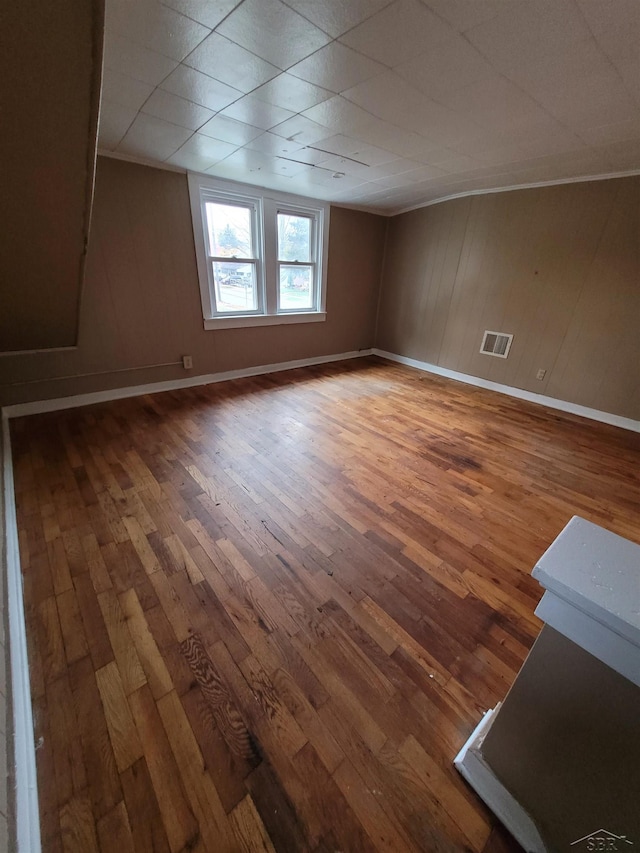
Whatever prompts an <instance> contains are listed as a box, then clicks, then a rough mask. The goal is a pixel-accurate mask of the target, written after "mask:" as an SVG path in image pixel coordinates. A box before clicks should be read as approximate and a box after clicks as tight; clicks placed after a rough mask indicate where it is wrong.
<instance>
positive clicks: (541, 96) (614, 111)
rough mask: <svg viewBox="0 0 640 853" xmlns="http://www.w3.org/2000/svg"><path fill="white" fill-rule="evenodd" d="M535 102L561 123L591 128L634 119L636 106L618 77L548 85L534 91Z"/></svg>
mask: <svg viewBox="0 0 640 853" xmlns="http://www.w3.org/2000/svg"><path fill="white" fill-rule="evenodd" d="M536 100H537V101H538V102H539V103H540V104H541V105H542V106H543V107H544V108H545V109H546V110H547V111H548V112H549V113H551V115H553V116H555V117H556V118H557V119H558V120H559V121H561V122H562V123H563V124H565V125H567V126H569V127H572V128H574V129H575V128H577V127H590V126H596V127H597V126H598V125H603V124H614V123H616V122H620V121H629V120H633V119H634V118H636V117H637V115H638V105H637V104H636V103H635V102H634V101H632V99H631V97H630V96H629V95H628V94H627V92H626V90H625V89H624V87H623V86H622V85H621V84H620V82H619V80H618V78H604V77H598V76H592V75H585V76H584V77H583V78H582V80H581V81H580V82H578V81H576V82H575V84H574V85H572V86H571V87H569V86H567V88H563V87H560V86H557V85H551V83H550V85H549V88H548V89H546V90H544V91H542V90H538V91H536Z"/></svg>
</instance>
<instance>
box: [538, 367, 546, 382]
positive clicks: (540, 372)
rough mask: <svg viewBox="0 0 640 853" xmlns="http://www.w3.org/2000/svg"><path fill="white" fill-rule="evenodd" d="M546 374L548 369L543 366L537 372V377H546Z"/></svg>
mask: <svg viewBox="0 0 640 853" xmlns="http://www.w3.org/2000/svg"><path fill="white" fill-rule="evenodd" d="M546 375H547V371H546V370H544V369H543V368H542V367H541V368H540V370H539V371H538V372H537V373H536V379H544V377H545V376H546Z"/></svg>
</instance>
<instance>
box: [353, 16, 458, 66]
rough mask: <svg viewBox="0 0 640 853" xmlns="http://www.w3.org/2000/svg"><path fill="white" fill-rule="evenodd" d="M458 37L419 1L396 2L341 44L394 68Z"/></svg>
mask: <svg viewBox="0 0 640 853" xmlns="http://www.w3.org/2000/svg"><path fill="white" fill-rule="evenodd" d="M454 36H455V30H453V29H452V28H451V27H450V26H449V25H448V24H446V23H444V22H443V21H441V20H440V18H438V17H437V16H436V15H434V14H433V13H432V12H430V11H429V9H427V8H426V7H425V6H423V5H422V3H420V2H419V0H396V2H394V3H392V4H391V5H390V6H387V7H386V8H385V9H383V10H382V11H381V12H378V13H377V14H376V15H374V16H373V17H372V18H369V19H368V20H367V21H365V22H364V23H363V24H360V26H358V27H356V28H355V29H353V30H351V31H350V32H348V33H346V35H344V36H342V37H341V39H340V41H341V42H342V43H343V44H346V45H347V46H348V47H352V48H354V49H355V50H357V51H359V52H360V53H363V54H364V55H365V56H369V57H370V58H371V59H375V60H377V61H378V62H382V63H383V64H384V65H388V66H389V67H392V68H393V67H394V66H396V65H400V63H402V62H406V61H407V60H408V59H411V58H413V57H414V56H418V55H419V54H424V53H427V52H428V51H429V49H430V48H431V47H433V46H434V45H438V44H442V42H445V41H447V40H449V39H452V38H454Z"/></svg>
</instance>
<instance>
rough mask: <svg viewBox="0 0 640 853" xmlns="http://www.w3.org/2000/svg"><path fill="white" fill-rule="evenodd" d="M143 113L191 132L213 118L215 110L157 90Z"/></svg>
mask: <svg viewBox="0 0 640 853" xmlns="http://www.w3.org/2000/svg"><path fill="white" fill-rule="evenodd" d="M142 112H143V113H146V114H147V115H150V116H155V117H156V118H163V119H164V120H165V121H170V122H171V123H172V124H179V125H180V126H181V127H187V128H189V129H190V130H197V129H198V128H199V127H201V126H202V125H203V124H204V123H205V122H206V121H208V120H209V119H210V118H211V117H212V116H213V110H209V109H207V107H203V106H200V105H199V104H194V103H192V102H191V101H186V100H185V99H184V98H179V97H178V96H177V95H172V94H170V93H169V92H165V91H163V90H162V89H156V90H155V92H154V93H153V95H151V97H150V98H149V100H148V101H147V103H146V104H145V105H144V107H143V108H142Z"/></svg>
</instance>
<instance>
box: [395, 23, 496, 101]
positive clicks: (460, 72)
mask: <svg viewBox="0 0 640 853" xmlns="http://www.w3.org/2000/svg"><path fill="white" fill-rule="evenodd" d="M394 70H395V73H396V74H398V75H399V76H400V77H402V78H403V79H404V80H406V81H407V82H408V83H410V84H411V85H412V86H413V87H414V88H416V89H418V90H419V91H421V92H422V93H423V94H425V95H428V96H429V97H431V98H436V99H437V98H439V97H440V96H442V95H443V94H445V93H448V92H451V91H453V90H455V89H460V88H462V87H463V86H468V85H469V84H471V83H476V82H478V81H479V80H484V79H486V78H490V77H493V78H495V76H496V72H495V71H494V69H493V67H492V66H491V64H490V63H489V62H487V60H486V59H485V58H484V57H483V56H482V55H481V54H480V53H479V52H478V51H477V50H476V48H475V47H473V45H471V44H469V42H468V41H466V40H465V39H463V38H462V37H461V36H457V37H456V38H454V39H449V40H447V41H446V42H443V43H442V44H438V45H434V46H433V47H432V48H430V49H429V50H428V51H427V53H424V54H421V55H420V56H417V57H414V58H413V59H410V60H409V61H408V62H403V63H401V64H400V65H398V66H397V67H396V68H395V69H394Z"/></svg>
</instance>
